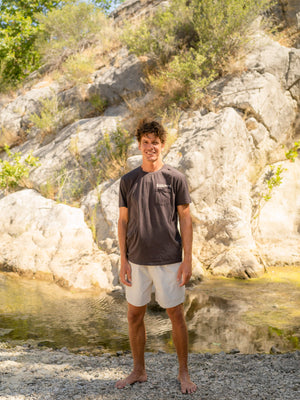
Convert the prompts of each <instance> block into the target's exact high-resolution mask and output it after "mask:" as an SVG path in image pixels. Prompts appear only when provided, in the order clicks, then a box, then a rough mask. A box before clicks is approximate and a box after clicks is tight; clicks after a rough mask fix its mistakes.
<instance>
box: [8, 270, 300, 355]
mask: <svg viewBox="0 0 300 400" xmlns="http://www.w3.org/2000/svg"><path fill="white" fill-rule="evenodd" d="M272 271H274V272H272ZM299 288H300V268H296V267H289V268H273V269H270V270H269V271H268V274H266V275H265V276H264V277H263V278H260V279H255V280H249V281H243V280H233V279H224V278H211V279H206V280H205V281H204V282H201V283H199V284H197V285H196V286H193V287H191V288H189V289H188V291H187V300H186V303H185V310H186V318H187V324H188V330H189V339H190V351H193V352H213V353H215V352H220V351H226V352H228V351H230V350H232V349H238V350H240V351H241V352H243V353H255V352H269V351H270V349H271V348H272V347H276V348H277V349H279V350H280V351H282V352H285V351H293V350H295V349H300V346H299V339H300V307H299V306H300V290H299ZM145 322H146V328H147V350H148V351H157V350H164V351H168V352H172V351H174V346H173V342H172V335H171V324H170V321H169V320H168V318H167V315H166V313H165V311H164V310H162V309H160V308H159V307H158V306H157V305H155V304H153V305H152V306H151V307H149V308H148V311H147V314H146V319H145ZM0 341H5V342H10V343H13V344H23V343H30V344H38V345H46V346H49V347H53V348H62V347H67V348H68V349H70V350H72V351H77V350H80V349H81V350H82V349H85V350H87V351H91V352H96V351H109V352H114V351H117V350H128V349H129V341H128V330H127V320H126V302H125V300H124V298H123V296H122V295H121V294H120V293H118V292H116V293H112V294H110V295H108V294H105V293H101V292H95V291H94V292H92V291H91V292H78V291H70V290H66V289H63V288H60V287H58V286H57V285H55V284H53V283H49V282H42V281H35V280H25V279H21V278H19V277H16V276H14V275H12V274H5V273H0Z"/></svg>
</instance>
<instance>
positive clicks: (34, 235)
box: [0, 190, 114, 290]
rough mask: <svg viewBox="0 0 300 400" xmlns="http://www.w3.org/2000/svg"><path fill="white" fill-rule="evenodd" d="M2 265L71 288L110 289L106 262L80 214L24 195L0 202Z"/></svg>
mask: <svg viewBox="0 0 300 400" xmlns="http://www.w3.org/2000/svg"><path fill="white" fill-rule="evenodd" d="M0 232H1V233H0V242H1V255H0V266H1V268H4V269H7V270H15V271H18V270H21V271H23V273H27V275H29V276H32V275H33V276H37V277H39V276H43V275H44V276H46V277H47V276H48V277H49V278H50V279H54V280H55V281H57V282H59V283H60V284H64V285H66V286H73V287H75V288H83V289H86V288H90V287H92V286H99V287H101V288H103V289H107V290H109V289H112V287H113V279H114V277H113V272H112V268H111V262H110V260H109V257H108V256H107V255H106V254H105V253H103V252H101V251H100V250H99V249H98V248H97V246H96V245H95V243H94V240H93V237H92V232H91V230H90V229H89V228H88V227H87V225H86V223H85V222H84V218H83V213H82V211H81V210H80V209H76V208H74V207H69V206H67V205H64V204H57V203H56V202H54V201H52V200H49V199H45V198H44V197H42V196H41V195H40V194H38V193H37V192H35V191H33V190H22V191H20V192H16V193H13V194H10V195H8V196H6V197H5V198H3V199H1V200H0Z"/></svg>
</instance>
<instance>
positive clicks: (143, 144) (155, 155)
mask: <svg viewBox="0 0 300 400" xmlns="http://www.w3.org/2000/svg"><path fill="white" fill-rule="evenodd" d="M163 148H164V144H163V143H162V142H161V140H160V138H159V137H158V136H155V135H154V134H153V133H147V134H146V135H143V136H142V138H141V141H140V142H139V149H140V151H141V152H142V156H143V158H144V159H145V160H147V161H151V162H154V161H157V160H158V159H159V157H160V156H161V152H162V150H163Z"/></svg>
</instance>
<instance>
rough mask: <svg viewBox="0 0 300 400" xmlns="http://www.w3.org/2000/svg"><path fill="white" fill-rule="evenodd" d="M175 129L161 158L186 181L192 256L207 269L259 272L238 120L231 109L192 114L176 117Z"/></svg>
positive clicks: (244, 137) (248, 146) (244, 134)
mask: <svg viewBox="0 0 300 400" xmlns="http://www.w3.org/2000/svg"><path fill="white" fill-rule="evenodd" d="M179 129H180V137H179V138H178V140H177V141H176V143H175V144H174V145H173V146H172V147H171V150H170V152H169V154H168V155H167V157H166V160H165V161H166V162H168V163H169V164H171V165H173V166H175V167H177V168H178V169H179V170H181V171H182V172H184V173H185V175H186V177H187V179H188V183H189V188H190V192H191V197H192V201H193V203H192V206H191V211H192V217H193V222H194V237H195V239H194V255H195V257H197V259H198V260H200V261H201V262H202V263H203V265H204V266H205V267H206V268H210V269H211V271H212V272H213V273H214V272H215V273H216V272H218V274H222V275H226V276H238V277H244V278H245V277H249V276H250V277H253V276H257V275H259V274H260V273H261V272H262V271H263V267H262V266H261V265H260V264H259V263H258V262H257V260H256V257H255V254H256V253H255V249H256V246H255V242H254V240H253V237H252V232H251V212H252V209H251V199H250V196H249V194H250V190H251V184H250V182H249V180H248V175H249V170H250V169H249V165H250V154H251V151H252V149H253V145H252V143H251V141H250V142H249V139H248V137H249V134H248V131H247V128H246V125H245V123H244V120H243V118H242V117H241V116H240V115H239V113H238V112H236V111H235V110H234V109H232V108H225V109H224V110H222V111H221V112H219V113H218V114H216V113H209V114H206V115H204V116H203V115H201V113H199V112H195V113H193V114H186V115H184V116H183V117H182V118H181V120H180V124H179ZM233 149H234V151H233ZM229 252H230V254H229ZM232 260H235V261H234V262H232Z"/></svg>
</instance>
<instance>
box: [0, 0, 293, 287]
mask: <svg viewBox="0 0 300 400" xmlns="http://www.w3.org/2000/svg"><path fill="white" fill-rule="evenodd" d="M132 3H134V5H135V6H136V7H135V10H136V11H133V13H134V14H135V15H136V17H137V18H139V17H141V15H142V14H143V12H144V13H148V12H150V10H151V4H152V6H153V5H154V6H156V5H158V4H162V3H163V4H164V5H165V2H159V1H157V2H155V1H154V2H153V1H151V0H150V1H147V2H145V4H144V6H143V5H142V3H141V2H140V1H127V2H125V3H124V4H123V5H122V6H121V7H120V9H119V10H117V11H116V12H115V13H114V14H113V17H114V18H115V19H116V23H119V22H118V21H119V19H120V18H127V17H126V15H127V13H128V12H129V10H130V7H131V6H132ZM253 43H255V46H254V47H253V48H252V50H251V52H250V53H249V54H248V56H247V58H246V61H245V69H244V72H242V73H240V74H239V75H238V74H236V75H235V76H227V77H225V78H222V79H220V80H218V81H216V82H214V83H213V84H211V85H210V87H209V91H210V93H211V98H212V101H211V103H210V104H209V105H207V108H206V109H200V110H193V111H187V112H182V113H181V115H180V118H179V122H178V132H177V140H176V141H175V143H174V144H173V145H172V146H171V148H170V150H169V152H168V154H166V156H165V162H166V163H169V164H170V165H172V166H174V167H176V168H178V169H179V170H181V171H182V172H183V173H185V175H186V176H187V180H188V183H189V188H190V192H191V197H192V205H191V212H192V218H193V227H194V254H193V257H194V258H193V263H194V277H195V278H196V277H201V276H202V275H204V274H206V273H212V274H217V275H225V276H234V277H240V278H248V277H255V276H258V275H260V274H261V273H262V272H263V271H264V266H263V265H264V263H269V264H272V265H274V264H287V263H289V264H290V263H293V264H297V263H298V264H299V263H300V220H299V215H300V203H299V199H300V187H299V182H300V176H299V174H300V166H299V156H298V159H297V160H296V162H295V163H291V162H288V161H287V160H286V156H285V153H286V151H287V150H288V149H289V148H290V147H292V145H293V143H294V142H295V141H299V140H300V129H299V127H300V123H299V108H300V107H299V105H300V81H299V65H300V50H298V49H295V48H292V49H289V48H286V47H283V46H281V45H280V44H279V43H276V42H274V41H272V40H271V39H270V38H268V37H267V36H266V35H264V34H263V33H262V32H260V31H259V30H257V32H256V34H255V35H254V37H253ZM80 90H83V92H84V93H85V96H81V95H79V92H80ZM80 90H79V89H78V88H76V87H74V88H72V89H68V90H64V91H62V89H61V88H60V87H58V86H56V85H55V84H54V85H53V87H52V86H51V87H48V86H47V87H43V85H41V87H36V88H32V89H31V90H29V91H28V92H27V93H26V94H23V95H20V96H19V97H18V98H16V99H14V100H12V101H11V102H10V103H8V104H5V105H2V108H1V109H0V121H1V127H2V128H1V129H2V131H1V133H0V146H3V144H4V143H7V144H9V145H11V146H13V145H15V147H14V149H15V150H16V151H21V152H22V154H24V155H25V154H27V153H29V151H30V150H33V151H34V152H33V154H34V155H35V156H37V157H39V160H40V166H39V167H37V168H36V169H35V170H32V171H31V174H30V181H31V186H32V187H33V189H34V190H22V191H18V192H16V193H14V194H11V195H9V196H7V197H3V198H2V199H0V227H1V229H0V232H1V233H0V243H1V249H4V250H3V251H1V254H0V266H2V268H6V269H13V270H18V271H27V272H28V271H31V273H33V274H35V275H36V276H38V275H39V274H40V275H41V274H42V273H46V274H48V275H49V276H51V277H54V279H55V280H57V281H59V280H61V281H63V282H67V284H68V285H70V286H74V287H82V288H86V287H90V286H91V285H94V284H96V285H99V286H100V287H102V288H105V289H108V290H109V289H111V288H112V287H113V285H116V284H117V283H118V272H117V269H118V244H117V219H118V187H119V180H118V179H116V180H113V179H111V180H108V181H105V182H102V183H101V184H100V185H97V179H94V178H95V177H92V175H91V173H92V170H91V165H92V164H91V160H95V157H96V158H97V157H99V155H98V153H97V149H98V147H99V144H101V141H103V139H104V138H105V137H111V135H113V134H114V132H115V131H116V130H117V129H118V128H119V127H123V126H127V124H128V121H130V119H133V117H134V115H133V114H134V112H135V110H132V109H131V108H132V106H129V105H128V102H127V100H128V99H136V98H137V99H138V100H137V101H143V104H144V105H145V107H147V101H151V94H150V95H149V97H147V94H146V96H145V97H143V100H141V98H142V97H141V96H143V95H144V94H145V92H146V90H147V88H146V85H145V76H144V64H143V63H142V61H141V60H139V59H138V58H137V57H135V56H133V55H129V54H128V52H127V50H125V49H121V50H119V51H118V52H117V53H116V54H115V55H114V57H113V58H112V60H111V63H110V64H109V65H107V66H105V67H101V68H100V69H99V70H98V71H95V72H94V74H92V76H91V83H89V84H87V85H85V86H84V87H83V88H81V89H80ZM50 93H52V94H53V93H55V95H56V96H57V98H58V100H59V102H60V104H62V105H64V107H65V109H66V110H68V111H69V112H70V115H72V116H74V115H75V114H76V112H75V110H76V109H79V110H80V112H79V114H78V115H79V118H80V119H79V120H78V121H75V122H70V123H68V124H67V126H66V127H65V128H64V129H61V130H59V132H58V133H57V134H56V135H55V136H49V137H47V138H46V140H44V141H41V140H39V139H38V137H37V134H36V131H34V130H31V131H30V133H29V134H28V136H27V140H25V141H24V142H23V143H21V144H19V142H20V138H21V137H22V135H23V131H24V129H25V128H24V127H26V129H27V128H28V127H30V126H29V125H28V121H29V116H30V113H33V112H37V110H39V107H40V105H39V104H40V103H39V100H38V99H40V98H43V97H47V96H49V95H50ZM93 97H96V98H98V99H100V100H101V101H105V104H106V106H107V107H108V108H107V109H106V110H105V112H104V113H102V114H101V115H91V116H90V115H89V113H90V112H91V111H92V108H91V103H89V105H88V101H87V99H91V98H93ZM147 98H148V99H149V100H147ZM21 111H22V112H21ZM94 111H95V110H94ZM92 114H93V112H92ZM82 117H85V118H82ZM72 118H73V117H72ZM72 118H71V117H70V121H71V120H72ZM4 128H5V129H4ZM23 128H24V129H23ZM23 139H24V138H23ZM0 156H1V157H4V155H3V153H2V154H1V153H0ZM140 160H141V159H140V156H139V155H138V154H137V151H136V147H135V146H134V145H133V146H132V147H131V149H130V151H129V152H128V160H127V168H128V169H131V168H135V167H136V166H137V165H138V164H139V163H140ZM98 161H100V163H101V162H104V161H103V160H101V159H100V160H98ZM271 165H273V166H274V167H273V170H274V168H277V166H278V165H281V166H282V169H283V172H282V173H281V179H282V184H281V185H280V186H279V187H276V188H275V189H274V190H273V192H272V193H271V200H269V201H267V202H266V201H265V200H264V195H265V194H266V193H267V192H268V187H267V178H266V177H268V176H269V177H270V176H271V175H272V173H273V172H272V171H271V170H270V168H271V167H270V166H271ZM270 174H271V175H270ZM91 180H93V183H92V182H91ZM58 181H59V182H60V186H59V188H58V190H59V193H58V194H56V198H57V199H60V200H63V201H66V202H69V201H70V202H71V201H72V198H73V197H74V193H75V192H76V196H77V201H78V202H79V203H80V206H81V209H78V208H77V209H76V208H74V207H70V206H67V205H62V204H57V203H55V202H53V201H52V200H48V199H46V198H44V197H43V196H42V195H41V194H39V193H38V191H41V189H42V188H45V187H48V188H49V187H50V188H51V187H52V188H53V187H54V186H55V185H57V184H58ZM91 189H92V190H91ZM44 192H45V191H43V193H44ZM48 195H49V193H48ZM78 198H79V200H78ZM77 204H78V203H77ZM84 218H85V220H86V221H87V224H88V226H89V227H90V229H89V228H88V226H87V225H86V223H85V222H84ZM92 232H93V233H92ZM96 244H97V245H98V247H100V248H101V251H100V250H99V248H98V247H97V245H96Z"/></svg>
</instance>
